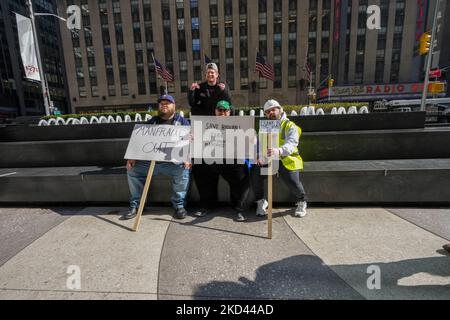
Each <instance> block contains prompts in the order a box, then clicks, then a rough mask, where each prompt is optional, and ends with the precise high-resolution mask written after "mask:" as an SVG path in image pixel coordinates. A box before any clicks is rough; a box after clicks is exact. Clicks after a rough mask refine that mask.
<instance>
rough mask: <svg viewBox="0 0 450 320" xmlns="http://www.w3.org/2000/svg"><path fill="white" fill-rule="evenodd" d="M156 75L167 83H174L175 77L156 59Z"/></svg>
mask: <svg viewBox="0 0 450 320" xmlns="http://www.w3.org/2000/svg"><path fill="white" fill-rule="evenodd" d="M155 68H156V73H157V74H159V75H160V76H161V78H163V79H164V81H166V82H173V81H174V79H173V75H172V74H171V73H170V72H169V70H167V69H166V68H165V67H164V66H163V65H162V64H161V63H160V62H159V61H158V60H156V59H155Z"/></svg>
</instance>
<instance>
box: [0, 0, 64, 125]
mask: <svg viewBox="0 0 450 320" xmlns="http://www.w3.org/2000/svg"><path fill="white" fill-rule="evenodd" d="M33 9H34V11H35V12H41V13H52V14H56V12H57V10H56V2H55V0H38V1H33ZM15 12H16V13H19V14H21V15H23V16H29V14H28V9H27V6H26V4H25V1H22V0H15V1H13V0H5V1H0V118H9V117H17V116H33V115H43V114H45V109H44V103H43V99H42V90H41V86H40V83H36V82H33V81H28V80H26V79H25V78H24V76H25V72H24V69H23V66H22V59H21V57H20V49H19V39H18V35H17V25H16V16H15V14H14V13H15ZM59 23H60V22H59V20H57V19H55V18H53V17H46V16H39V17H36V27H37V33H38V35H39V36H38V38H39V39H38V41H39V46H40V51H41V57H42V64H43V69H44V73H45V77H46V78H47V81H48V84H49V90H50V97H51V99H52V101H53V102H54V106H55V107H58V109H60V110H61V111H63V112H68V111H69V110H70V106H69V104H68V101H69V97H68V92H67V91H66V80H65V79H66V76H65V70H64V69H65V62H64V60H63V51H62V48H61V35H60V32H59Z"/></svg>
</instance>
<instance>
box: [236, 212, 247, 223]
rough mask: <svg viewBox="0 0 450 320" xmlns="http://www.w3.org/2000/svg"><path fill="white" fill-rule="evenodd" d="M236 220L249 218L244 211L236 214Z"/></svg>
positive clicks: (242, 220)
mask: <svg viewBox="0 0 450 320" xmlns="http://www.w3.org/2000/svg"><path fill="white" fill-rule="evenodd" d="M236 221H237V222H244V221H247V218H246V217H245V215H244V214H243V213H242V212H238V214H237V215H236Z"/></svg>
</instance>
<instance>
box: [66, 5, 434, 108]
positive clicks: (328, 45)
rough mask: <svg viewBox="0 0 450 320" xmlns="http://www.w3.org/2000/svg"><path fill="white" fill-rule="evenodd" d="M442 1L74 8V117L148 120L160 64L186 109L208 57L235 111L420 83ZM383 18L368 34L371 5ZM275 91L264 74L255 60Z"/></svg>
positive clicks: (69, 45) (69, 38) (69, 62)
mask: <svg viewBox="0 0 450 320" xmlns="http://www.w3.org/2000/svg"><path fill="white" fill-rule="evenodd" d="M433 1H435V0H430V1H427V0H408V1H406V0H306V1H305V0H157V1H156V0H98V1H97V0H95V1H94V0H67V1H63V0H62V1H59V2H58V5H59V11H60V12H65V11H66V9H67V6H69V5H72V4H75V5H79V6H80V7H81V13H82V30H81V31H80V32H79V33H74V32H70V31H68V30H67V29H66V28H62V29H61V33H62V35H63V36H62V40H63V47H64V52H65V60H66V68H67V74H68V75H69V77H68V82H69V88H70V99H71V103H72V107H73V111H75V112H82V111H88V112H89V111H114V110H115V111H117V110H133V109H134V110H138V109H139V110H143V109H146V108H147V107H148V106H149V105H150V104H152V103H155V102H156V99H157V96H158V95H159V94H160V93H161V91H162V90H163V89H164V85H165V84H164V83H163V82H162V80H161V79H159V78H158V77H157V76H156V74H155V67H154V64H153V57H155V58H156V59H157V60H159V61H160V62H161V63H163V64H164V65H165V66H166V67H167V69H168V70H170V71H171V73H172V74H173V75H174V78H175V82H174V83H170V84H169V85H168V91H169V93H170V94H173V95H174V96H175V98H176V100H177V102H178V105H181V106H182V107H187V106H188V103H187V90H188V89H189V87H190V84H191V83H192V82H194V81H202V79H203V73H204V63H205V61H204V60H205V55H206V56H208V57H209V58H210V59H211V60H212V61H214V62H216V63H217V64H218V65H219V69H220V75H221V80H222V81H224V82H225V83H226V84H227V85H228V87H229V89H230V90H231V94H232V100H233V104H234V105H235V106H259V105H261V104H262V103H263V102H264V101H265V100H266V99H268V98H274V99H278V100H279V101H280V102H281V103H282V104H300V103H306V102H307V94H308V86H309V77H308V73H307V72H305V66H306V64H307V63H308V66H309V68H310V69H311V71H312V77H311V79H310V80H311V87H312V88H314V89H315V90H318V89H319V88H320V87H322V86H324V85H326V80H327V78H329V77H330V75H331V77H332V78H333V79H334V80H335V83H334V84H335V85H357V84H376V83H379V84H392V83H409V82H418V81H421V79H420V78H421V72H420V71H421V68H422V66H423V58H422V57H420V56H418V54H417V51H418V39H417V35H418V34H421V33H422V32H423V31H424V30H425V28H426V24H427V19H428V18H427V17H428V15H427V14H428V7H429V6H430V4H429V2H431V3H432V2H433ZM372 4H375V5H378V6H379V7H380V8H381V29H380V30H369V29H367V27H366V21H367V18H368V14H367V8H368V6H369V5H372ZM257 52H260V53H261V54H262V55H263V56H264V57H265V58H266V61H267V63H269V64H271V65H273V67H274V71H275V81H273V82H272V81H270V80H267V79H265V78H262V77H260V76H259V75H258V74H257V73H255V59H256V53H257Z"/></svg>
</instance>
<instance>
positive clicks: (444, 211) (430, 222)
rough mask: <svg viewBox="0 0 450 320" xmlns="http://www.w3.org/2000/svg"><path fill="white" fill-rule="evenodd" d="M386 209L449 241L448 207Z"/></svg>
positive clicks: (449, 215)
mask: <svg viewBox="0 0 450 320" xmlns="http://www.w3.org/2000/svg"><path fill="white" fill-rule="evenodd" d="M387 210H389V212H391V213H393V214H395V215H397V216H399V217H401V218H403V219H405V220H407V221H409V222H411V223H413V224H415V225H417V226H419V227H421V228H424V229H426V230H428V231H430V232H432V233H434V234H436V235H438V236H440V237H442V238H444V239H447V240H448V241H449V242H450V208H387Z"/></svg>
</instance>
